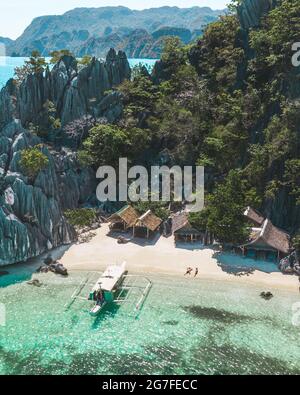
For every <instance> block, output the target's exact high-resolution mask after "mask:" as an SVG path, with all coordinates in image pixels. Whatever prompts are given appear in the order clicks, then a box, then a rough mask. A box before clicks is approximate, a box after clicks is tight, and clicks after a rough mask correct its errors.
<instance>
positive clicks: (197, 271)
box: [194, 267, 199, 277]
mask: <svg viewBox="0 0 300 395" xmlns="http://www.w3.org/2000/svg"><path fill="white" fill-rule="evenodd" d="M198 273H199V270H198V268H197V267H196V270H195V276H194V277H197V276H198Z"/></svg>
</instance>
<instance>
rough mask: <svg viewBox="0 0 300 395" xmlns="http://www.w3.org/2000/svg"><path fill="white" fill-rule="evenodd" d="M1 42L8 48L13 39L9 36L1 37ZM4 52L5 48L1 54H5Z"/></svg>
mask: <svg viewBox="0 0 300 395" xmlns="http://www.w3.org/2000/svg"><path fill="white" fill-rule="evenodd" d="M0 44H4V45H5V47H6V48H9V47H10V46H11V45H12V44H13V40H11V39H10V38H7V37H0ZM2 52H3V50H1V53H0V56H3V55H4V53H2Z"/></svg>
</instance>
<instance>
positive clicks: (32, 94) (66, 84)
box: [3, 49, 130, 125]
mask: <svg viewBox="0 0 300 395" xmlns="http://www.w3.org/2000/svg"><path fill="white" fill-rule="evenodd" d="M129 77H130V67H129V63H128V60H127V57H126V55H125V54H124V53H123V52H119V53H118V54H116V52H115V50H113V49H111V50H110V51H109V52H108V55H107V58H106V62H103V61H100V60H98V59H96V58H94V59H93V60H92V61H91V63H90V64H89V65H88V66H86V67H84V68H82V69H81V70H79V71H78V67H77V63H76V61H75V59H74V58H73V57H70V56H65V57H63V58H62V60H61V61H59V62H58V63H57V64H56V65H55V66H54V67H53V69H52V70H51V71H49V69H48V70H47V71H46V73H45V75H43V74H39V75H31V76H29V77H28V78H27V79H26V80H25V81H24V82H23V83H22V84H21V86H20V89H19V90H18V92H17V118H19V119H20V120H21V122H22V124H23V125H27V124H28V123H34V124H36V123H40V122H41V118H43V117H44V116H45V111H44V110H45V108H44V106H45V103H46V102H47V101H51V102H52V103H54V105H55V108H56V117H57V118H59V119H61V122H62V125H65V124H67V123H68V122H70V121H72V120H74V119H78V118H80V117H81V116H83V115H86V114H91V115H93V116H95V117H100V116H104V117H106V118H107V119H108V120H109V121H114V120H115V119H116V118H117V117H119V116H120V115H121V112H122V108H121V104H120V100H119V99H120V98H119V96H118V94H116V93H110V94H109V95H107V94H106V92H107V91H110V90H111V89H112V88H113V87H115V86H117V85H119V84H120V83H121V82H122V81H123V80H124V79H125V78H129ZM3 94H4V93H3Z"/></svg>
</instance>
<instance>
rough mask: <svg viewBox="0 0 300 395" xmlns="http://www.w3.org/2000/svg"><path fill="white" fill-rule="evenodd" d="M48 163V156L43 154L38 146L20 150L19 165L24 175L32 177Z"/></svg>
mask: <svg viewBox="0 0 300 395" xmlns="http://www.w3.org/2000/svg"><path fill="white" fill-rule="evenodd" d="M48 163H49V159H48V157H47V156H46V155H45V154H43V152H42V151H41V147H40V146H36V147H33V148H26V149H24V150H22V151H21V158H20V166H21V168H22V169H23V171H24V173H25V175H27V176H28V177H29V178H31V179H34V178H35V177H36V176H37V175H38V174H39V172H40V171H42V170H44V169H45V168H46V167H47V166H48Z"/></svg>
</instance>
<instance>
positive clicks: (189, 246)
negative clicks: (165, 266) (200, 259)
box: [174, 241, 217, 251]
mask: <svg viewBox="0 0 300 395" xmlns="http://www.w3.org/2000/svg"><path fill="white" fill-rule="evenodd" d="M174 245H175V248H179V249H182V250H188V251H205V250H212V249H213V250H216V251H217V248H216V247H214V246H211V245H210V246H207V245H204V244H203V243H201V242H200V241H199V242H194V243H185V242H183V241H179V242H177V243H175V242H174Z"/></svg>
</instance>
